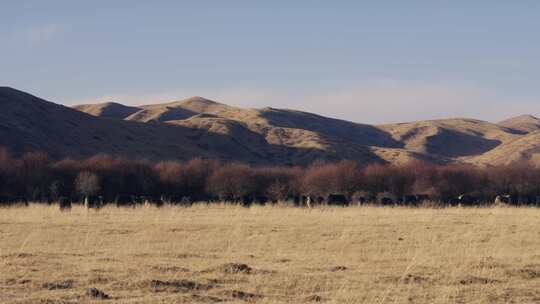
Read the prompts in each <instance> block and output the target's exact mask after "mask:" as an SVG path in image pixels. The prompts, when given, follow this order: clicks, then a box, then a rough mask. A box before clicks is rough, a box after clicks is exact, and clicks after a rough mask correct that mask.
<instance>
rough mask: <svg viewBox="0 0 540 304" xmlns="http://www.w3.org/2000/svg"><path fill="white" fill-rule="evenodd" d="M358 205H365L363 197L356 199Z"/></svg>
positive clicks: (365, 200) (365, 201)
mask: <svg viewBox="0 0 540 304" xmlns="http://www.w3.org/2000/svg"><path fill="white" fill-rule="evenodd" d="M356 201H357V203H358V205H364V204H366V203H367V199H366V197H365V196H360V197H358V198H357V199H356Z"/></svg>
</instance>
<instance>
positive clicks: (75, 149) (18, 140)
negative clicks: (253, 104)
mask: <svg viewBox="0 0 540 304" xmlns="http://www.w3.org/2000/svg"><path fill="white" fill-rule="evenodd" d="M197 106H198V105H197ZM0 107H1V108H2V111H1V112H0V145H1V146H6V147H8V148H9V149H10V150H11V152H13V153H15V154H21V153H24V152H29V151H45V152H48V153H49V154H50V155H51V156H53V157H55V158H59V157H82V156H89V155H94V154H98V153H108V154H112V155H119V156H127V157H132V158H149V159H190V158H193V157H198V156H200V157H208V158H217V159H222V160H227V161H244V162H250V163H269V164H307V163H310V162H312V161H314V160H316V159H327V160H336V159H340V158H341V157H342V156H343V155H349V156H350V158H354V159H357V160H358V161H360V162H363V163H369V162H374V161H382V160H381V159H380V158H379V157H377V156H376V155H375V154H374V153H372V152H371V150H370V149H369V148H368V147H364V146H354V147H345V148H344V149H339V151H336V150H334V149H332V148H331V147H328V146H322V145H321V146H302V145H298V146H295V145H280V144H274V143H272V142H269V141H267V139H266V136H265V135H264V134H261V133H257V132H253V131H252V130H251V129H250V128H249V127H248V126H247V125H245V124H243V123H241V122H239V121H235V120H230V119H226V118H218V117H217V116H215V117H212V116H211V115H210V116H209V115H198V116H196V117H192V122H189V121H181V122H178V121H176V123H175V121H171V123H143V122H137V121H129V120H123V119H111V118H104V117H95V116H91V115H88V114H86V113H82V112H80V111H77V110H74V109H71V108H67V107H64V106H61V105H58V104H55V103H52V102H48V101H45V100H43V99H40V98H37V97H35V96H32V95H30V94H27V93H24V92H21V91H18V90H15V89H12V88H7V87H1V88H0ZM193 109H196V108H195V107H194V108H193ZM205 123H206V125H205ZM342 151H343V152H342ZM342 153H343V154H342Z"/></svg>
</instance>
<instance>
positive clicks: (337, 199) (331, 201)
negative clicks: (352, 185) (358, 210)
mask: <svg viewBox="0 0 540 304" xmlns="http://www.w3.org/2000/svg"><path fill="white" fill-rule="evenodd" d="M326 203H327V204H328V205H334V206H347V205H348V204H349V200H348V199H347V197H345V195H343V194H330V195H328V198H327V200H326Z"/></svg>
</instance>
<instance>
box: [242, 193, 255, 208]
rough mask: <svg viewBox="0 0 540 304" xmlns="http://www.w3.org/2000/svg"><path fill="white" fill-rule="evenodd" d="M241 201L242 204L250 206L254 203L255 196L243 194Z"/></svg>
mask: <svg viewBox="0 0 540 304" xmlns="http://www.w3.org/2000/svg"><path fill="white" fill-rule="evenodd" d="M240 202H241V203H242V206H244V207H250V206H251V204H253V197H251V196H249V195H246V196H243V197H242V199H241V200H240Z"/></svg>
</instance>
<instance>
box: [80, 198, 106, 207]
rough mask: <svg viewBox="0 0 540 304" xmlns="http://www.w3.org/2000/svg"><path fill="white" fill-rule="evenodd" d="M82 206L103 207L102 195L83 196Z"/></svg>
mask: <svg viewBox="0 0 540 304" xmlns="http://www.w3.org/2000/svg"><path fill="white" fill-rule="evenodd" d="M84 206H85V207H86V208H87V209H99V208H101V207H103V197H102V196H97V195H89V196H87V197H85V198H84Z"/></svg>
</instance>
